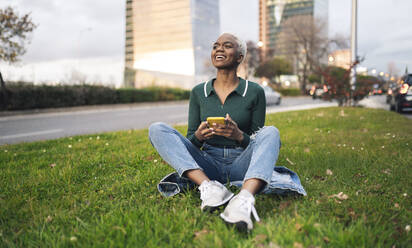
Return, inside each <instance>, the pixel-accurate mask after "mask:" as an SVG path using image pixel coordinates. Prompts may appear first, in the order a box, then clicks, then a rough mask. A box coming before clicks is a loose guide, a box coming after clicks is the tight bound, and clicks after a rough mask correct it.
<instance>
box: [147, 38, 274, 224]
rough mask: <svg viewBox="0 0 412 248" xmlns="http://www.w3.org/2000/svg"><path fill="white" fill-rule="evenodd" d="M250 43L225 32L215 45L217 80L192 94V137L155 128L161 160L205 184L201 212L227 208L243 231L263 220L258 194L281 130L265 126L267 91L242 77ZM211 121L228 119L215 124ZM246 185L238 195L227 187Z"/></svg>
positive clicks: (152, 135) (166, 127)
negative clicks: (239, 71) (240, 71)
mask: <svg viewBox="0 0 412 248" xmlns="http://www.w3.org/2000/svg"><path fill="white" fill-rule="evenodd" d="M245 56H246V44H245V43H243V42H242V41H240V40H239V38H237V37H236V36H235V35H233V34H229V33H224V34H222V35H221V36H220V37H219V38H218V39H217V40H216V42H215V43H214V44H213V49H212V52H211V60H212V63H213V65H214V67H216V69H217V75H216V78H214V79H212V80H210V81H208V82H204V83H201V84H199V85H197V86H195V87H194V88H193V89H192V91H191V94H190V101H189V122H188V131H187V137H184V136H182V135H181V134H180V133H179V132H178V131H176V130H175V129H173V128H172V127H170V126H169V125H167V124H164V123H160V122H157V123H154V124H152V125H151V126H150V128H149V138H150V141H151V143H152V144H153V146H154V148H155V149H156V150H157V151H158V153H159V155H160V156H161V157H162V158H163V159H164V160H165V161H166V162H167V163H168V164H169V165H171V166H172V167H173V168H174V169H175V170H176V171H177V173H178V174H179V176H180V177H185V178H188V179H190V180H191V181H192V182H194V183H195V184H197V185H199V191H200V198H201V200H202V203H201V209H202V210H203V211H212V210H215V209H216V208H218V207H219V206H222V205H224V204H227V206H226V208H225V210H224V211H223V212H222V213H221V214H220V217H221V218H222V219H223V220H224V221H226V222H227V223H231V224H234V225H236V227H237V228H239V229H241V230H251V229H252V228H253V222H252V219H251V215H252V214H253V216H254V218H255V219H256V221H259V217H258V215H257V212H256V209H255V207H254V205H255V197H254V195H255V194H256V193H258V192H260V191H261V190H262V189H263V188H264V186H265V185H267V184H269V183H270V181H271V178H272V173H273V171H274V167H275V163H276V160H277V158H278V154H279V148H280V138H279V131H278V130H277V128H275V127H273V126H264V123H265V114H266V100H265V94H264V90H263V89H262V87H260V86H259V85H258V84H256V83H253V82H249V81H247V80H244V79H242V78H240V77H238V76H237V73H236V72H237V68H238V66H239V64H240V63H241V62H242V60H243V59H244V58H245ZM208 117H224V123H223V124H222V123H220V124H219V123H209V124H208V122H207V121H206V119H207V118H208ZM232 181H242V182H243V184H242V188H241V190H240V192H239V193H238V194H237V195H234V194H233V193H232V192H230V190H228V189H227V188H226V187H225V186H224V184H226V183H228V182H232Z"/></svg>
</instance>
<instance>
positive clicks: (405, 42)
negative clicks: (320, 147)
mask: <svg viewBox="0 0 412 248" xmlns="http://www.w3.org/2000/svg"><path fill="white" fill-rule="evenodd" d="M125 2H126V1H124V0H115V1H113V0H70V1H62V0H2V1H1V2H0V8H4V7H5V6H12V7H14V8H15V9H16V10H17V11H18V12H19V13H20V14H24V13H28V12H30V13H31V16H32V20H33V22H34V23H36V24H38V27H37V28H36V29H35V31H34V32H33V33H32V35H31V38H32V39H31V42H30V44H28V45H27V53H26V54H25V55H24V56H23V57H22V58H21V62H19V63H17V64H14V65H11V66H10V65H7V64H5V63H0V70H1V72H2V73H3V77H4V78H5V80H6V81H7V80H12V81H16V80H25V81H32V82H33V81H34V82H37V83H41V82H50V81H55V82H70V81H72V82H73V81H76V80H78V81H81V80H86V81H87V82H89V83H104V84H106V85H112V86H120V85H121V82H122V78H123V66H124V40H125ZM258 2H259V1H258V0H220V14H221V31H222V32H223V31H226V32H233V33H236V34H237V35H238V36H239V37H240V38H242V39H244V40H252V41H255V42H257V41H258V35H259V34H258ZM351 2H352V0H329V35H331V36H333V35H335V34H340V35H343V36H346V37H349V36H350V12H351ZM411 9H412V1H411V0H358V54H359V56H360V57H363V58H364V61H363V62H362V64H361V65H362V66H366V67H368V68H376V69H377V71H378V72H379V71H384V72H386V71H387V68H388V64H389V63H390V62H393V63H394V64H395V66H396V68H397V69H398V72H399V74H402V73H403V72H404V70H405V66H408V68H409V69H410V71H412V32H411V28H410V24H411V20H410V10H411Z"/></svg>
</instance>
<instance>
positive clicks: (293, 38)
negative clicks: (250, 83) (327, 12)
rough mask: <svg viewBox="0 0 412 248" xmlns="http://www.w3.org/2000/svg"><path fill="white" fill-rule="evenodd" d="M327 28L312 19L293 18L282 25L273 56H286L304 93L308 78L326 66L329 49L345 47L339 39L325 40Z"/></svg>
mask: <svg viewBox="0 0 412 248" xmlns="http://www.w3.org/2000/svg"><path fill="white" fill-rule="evenodd" d="M326 29H327V25H326V22H325V21H324V20H322V19H315V18H314V17H313V16H311V15H301V16H294V17H290V18H288V19H286V20H285V21H284V22H283V23H282V30H281V32H280V33H279V36H278V41H277V44H278V47H277V48H275V53H279V52H280V51H281V52H282V53H286V56H288V58H290V60H291V61H292V63H293V64H294V65H295V71H296V73H297V75H298V77H299V81H300V83H301V90H302V92H305V90H306V84H307V82H308V77H309V75H310V74H312V73H314V72H315V71H316V70H317V68H318V67H320V66H321V65H322V62H323V63H326V62H327V55H328V52H329V50H330V48H331V46H332V45H336V46H338V47H342V46H346V41H345V40H344V39H343V38H342V37H336V38H334V39H328V37H327V32H326Z"/></svg>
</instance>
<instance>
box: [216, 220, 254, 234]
mask: <svg viewBox="0 0 412 248" xmlns="http://www.w3.org/2000/svg"><path fill="white" fill-rule="evenodd" d="M223 220H224V221H225V223H226V225H227V226H229V227H233V226H234V227H235V229H236V230H237V231H238V232H240V233H249V232H250V231H251V230H249V229H248V228H247V223H246V222H244V221H239V222H234V223H232V222H227V221H226V220H225V219H223Z"/></svg>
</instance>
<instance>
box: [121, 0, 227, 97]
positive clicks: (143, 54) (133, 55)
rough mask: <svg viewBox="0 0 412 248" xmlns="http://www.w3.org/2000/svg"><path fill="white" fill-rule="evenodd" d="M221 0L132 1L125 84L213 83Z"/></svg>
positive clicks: (186, 85)
mask: <svg viewBox="0 0 412 248" xmlns="http://www.w3.org/2000/svg"><path fill="white" fill-rule="evenodd" d="M219 34H220V21H219V1H218V0H126V44H125V71H124V85H125V86H126V87H135V88H141V87H147V86H152V85H160V86H170V87H179V88H186V89H190V88H192V87H193V86H194V85H196V83H198V82H201V81H203V80H207V79H209V78H210V77H211V76H212V75H214V73H215V70H214V68H213V66H212V64H211V62H210V51H211V47H212V43H213V41H214V40H215V39H216V37H218V35H219Z"/></svg>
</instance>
